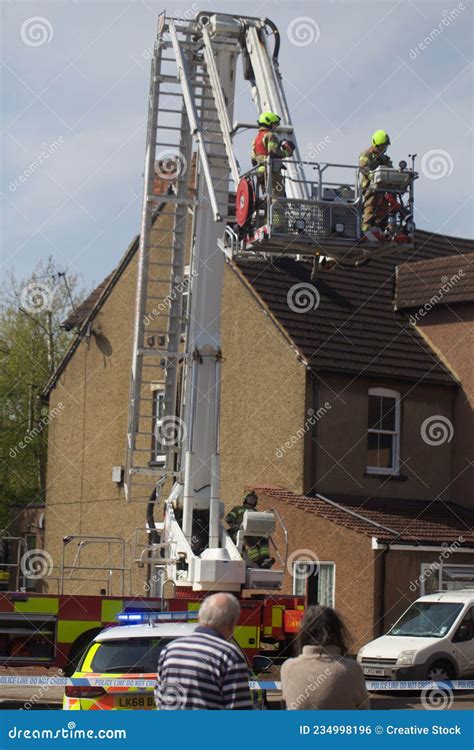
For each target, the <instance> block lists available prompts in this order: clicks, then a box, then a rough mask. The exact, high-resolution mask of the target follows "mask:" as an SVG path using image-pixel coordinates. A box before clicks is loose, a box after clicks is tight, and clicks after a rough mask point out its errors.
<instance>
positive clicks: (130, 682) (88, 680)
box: [0, 675, 281, 690]
mask: <svg viewBox="0 0 474 750" xmlns="http://www.w3.org/2000/svg"><path fill="white" fill-rule="evenodd" d="M0 685H4V686H5V687H28V686H31V687H37V686H39V687H66V686H67V685H77V686H79V687H84V686H89V685H90V686H93V687H129V688H130V687H133V688H154V687H156V680H153V679H137V678H127V677H60V676H59V675H53V676H51V677H47V676H40V677H39V676H23V675H11V676H8V677H3V676H1V677H0ZM249 687H250V689H251V690H280V687H281V683H280V682H274V681H273V680H264V681H260V680H250V681H249Z"/></svg>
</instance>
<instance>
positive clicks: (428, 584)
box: [420, 561, 474, 596]
mask: <svg viewBox="0 0 474 750" xmlns="http://www.w3.org/2000/svg"><path fill="white" fill-rule="evenodd" d="M420 582H421V585H420V593H421V595H422V596H424V595H425V594H434V593H435V591H456V590H458V589H474V565H444V564H443V563H442V562H439V561H436V562H432V563H422V564H421V575H420Z"/></svg>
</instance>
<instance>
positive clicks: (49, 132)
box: [1, 0, 474, 288]
mask: <svg viewBox="0 0 474 750" xmlns="http://www.w3.org/2000/svg"><path fill="white" fill-rule="evenodd" d="M162 2H163V0H159V2H155V1H154V0H147V1H146V2H143V1H142V0H132V1H131V2H130V1H128V2H127V1H125V0H124V1H123V2H122V1H121V2H117V0H101V1H97V0H69V1H67V2H66V1H62V0H55V1H54V2H49V1H48V2H44V1H43V0H36V1H35V2H27V1H25V2H19V1H18V0H2V3H1V11H2V28H3V31H2V49H3V57H2V110H3V118H2V131H3V135H2V146H1V148H2V198H3V202H2V269H3V271H2V272H3V273H5V271H6V270H8V269H14V270H15V273H16V274H17V276H18V277H19V278H22V277H25V276H27V275H28V274H29V273H30V271H31V270H32V268H33V267H34V265H35V264H36V263H37V262H38V261H39V260H40V259H42V258H47V256H48V255H52V256H53V257H54V259H55V261H56V264H57V267H58V268H59V269H60V270H70V271H74V272H76V273H79V274H80V275H81V278H82V283H83V285H84V286H85V287H87V288H89V287H91V286H92V285H93V284H94V283H98V282H100V281H101V280H102V278H103V277H104V276H105V275H106V274H107V273H109V272H110V270H111V269H112V268H113V267H114V266H115V265H116V263H117V261H118V260H119V258H120V256H121V255H122V253H123V252H124V250H125V249H126V247H127V245H128V244H129V242H130V240H131V238H132V237H133V236H134V235H135V234H136V233H137V231H138V226H139V218H140V209H141V191H142V185H141V176H142V168H143V152H144V137H145V122H146V112H147V91H148V83H149V81H148V75H149V60H148V54H147V50H148V49H149V48H150V46H151V45H152V44H153V41H154V37H155V31H156V16H157V14H158V13H159V12H160V11H161V10H162ZM211 8H212V9H213V10H215V9H216V8H218V9H219V10H221V11H224V12H232V11H238V12H239V13H245V12H248V13H249V15H258V16H268V17H270V18H271V19H272V20H273V21H275V23H276V24H277V25H278V26H279V28H280V32H281V36H282V49H281V53H280V67H281V71H282V74H283V77H284V84H285V88H286V93H287V98H288V100H289V104H290V109H291V111H292V118H293V123H294V125H295V128H296V134H297V138H298V142H299V146H300V150H301V152H302V154H305V152H307V151H309V150H310V149H311V146H312V144H316V143H319V142H321V141H324V142H325V146H324V149H323V151H322V152H321V153H320V156H319V158H320V159H321V160H324V161H335V162H346V163H347V162H349V163H353V162H354V161H355V160H356V158H357V155H358V153H359V151H360V150H361V149H363V148H365V147H367V146H368V145H369V143H370V135H371V133H372V131H373V130H375V129H377V128H384V129H386V130H387V131H389V133H390V136H391V140H392V147H391V155H392V157H393V159H394V160H395V161H398V160H399V159H401V158H404V157H406V155H407V154H409V153H413V152H416V153H417V154H418V168H419V170H420V179H419V180H418V182H417V184H416V200H417V215H416V219H417V224H418V226H419V227H421V228H424V229H430V230H432V231H437V232H444V233H447V234H452V235H458V236H466V237H468V236H470V237H472V235H473V220H472V194H473V190H474V189H473V179H472V173H473V169H472V165H473V161H474V159H473V144H472V135H473V130H472V127H473V123H472V104H471V101H472V82H473V67H472V45H473V42H472V20H473V19H472V3H470V2H469V1H468V0H464V2H454V0H453V1H451V0H446V2H437V0H429V1H426V0H425V1H424V0H415V2H412V1H411V0H400V1H399V2H396V0H390V1H389V2H385V1H384V0H377V1H373V2H365V1H364V0H362V1H361V0H348V1H347V2H340V1H339V0H335V1H334V2H333V1H332V0H323V1H321V2H287V0H271V2H268V1H267V2H261V1H260V0H254V2H243V1H242V0H239V2H231V1H230V0H221V2H220V3H218V4H216V5H214V4H212V5H211V4H210V2H209V0H202V2H200V3H199V4H198V3H189V1H188V0H183V2H182V3H174V2H168V3H166V10H167V11H168V13H169V14H170V15H173V14H174V15H183V14H189V13H193V12H194V11H196V10H210V9H211ZM238 107H239V109H238V119H242V120H244V119H248V118H250V117H251V118H252V119H254V109H253V104H252V102H251V99H250V91H246V90H245V89H243V88H242V86H240V88H239V98H238ZM250 140H251V135H250V134H248V133H247V134H245V135H244V134H242V135H240V136H238V142H237V143H236V148H237V153H238V157H239V159H240V163H241V166H242V169H246V168H248V166H249V163H248V161H247V151H248V149H249V145H250ZM41 154H43V156H42V157H40V155H41ZM38 161H39V162H40V164H39V166H38V167H37V168H33V169H31V165H32V164H33V162H36V163H37V164H38ZM422 166H423V168H422Z"/></svg>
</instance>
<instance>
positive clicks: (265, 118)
mask: <svg viewBox="0 0 474 750" xmlns="http://www.w3.org/2000/svg"><path fill="white" fill-rule="evenodd" d="M280 122H281V117H280V116H279V115H277V114H275V112H262V114H261V115H260V117H259V118H258V120H257V124H258V133H257V135H256V136H255V138H254V139H253V143H252V164H253V166H256V167H257V179H258V182H259V184H260V185H261V187H262V188H264V189H265V172H266V163H267V161H268V158H269V157H270V158H271V157H274V158H275V159H288V157H289V156H291V155H292V153H293V151H294V150H295V146H294V144H293V143H292V142H291V141H287V140H282V141H280V139H279V138H278V136H277V135H276V133H275V132H274V131H275V130H276V129H277V127H278V125H279V124H280ZM272 194H273V195H277V196H280V197H285V180H284V178H283V175H282V168H281V165H280V166H277V165H275V167H274V168H273V167H272Z"/></svg>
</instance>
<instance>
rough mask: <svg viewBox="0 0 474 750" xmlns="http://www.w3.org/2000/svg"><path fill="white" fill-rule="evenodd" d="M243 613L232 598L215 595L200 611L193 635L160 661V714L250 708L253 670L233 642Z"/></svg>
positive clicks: (171, 646)
mask: <svg viewBox="0 0 474 750" xmlns="http://www.w3.org/2000/svg"><path fill="white" fill-rule="evenodd" d="M239 614H240V605H239V602H238V601H237V599H236V598H235V596H233V595H232V594H212V595H211V596H208V597H207V598H206V599H204V601H203V603H202V605H201V608H200V610H199V626H198V627H197V628H196V630H195V631H194V633H193V634H192V635H189V636H183V637H182V638H176V639H175V640H174V641H172V642H171V643H170V644H168V646H166V647H165V648H164V649H163V650H162V652H161V653H160V656H159V658H158V670H157V671H158V676H157V682H158V684H157V688H156V692H155V699H156V706H157V708H158V709H159V710H173V709H185V710H203V709H220V710H222V709H250V708H252V702H251V698H250V690H249V670H248V667H247V664H246V662H245V659H244V656H243V654H242V653H241V651H240V650H239V649H238V647H237V646H236V645H234V644H233V643H229V639H230V638H231V637H232V634H233V632H234V628H235V626H236V624H237V620H238V619H239Z"/></svg>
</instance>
